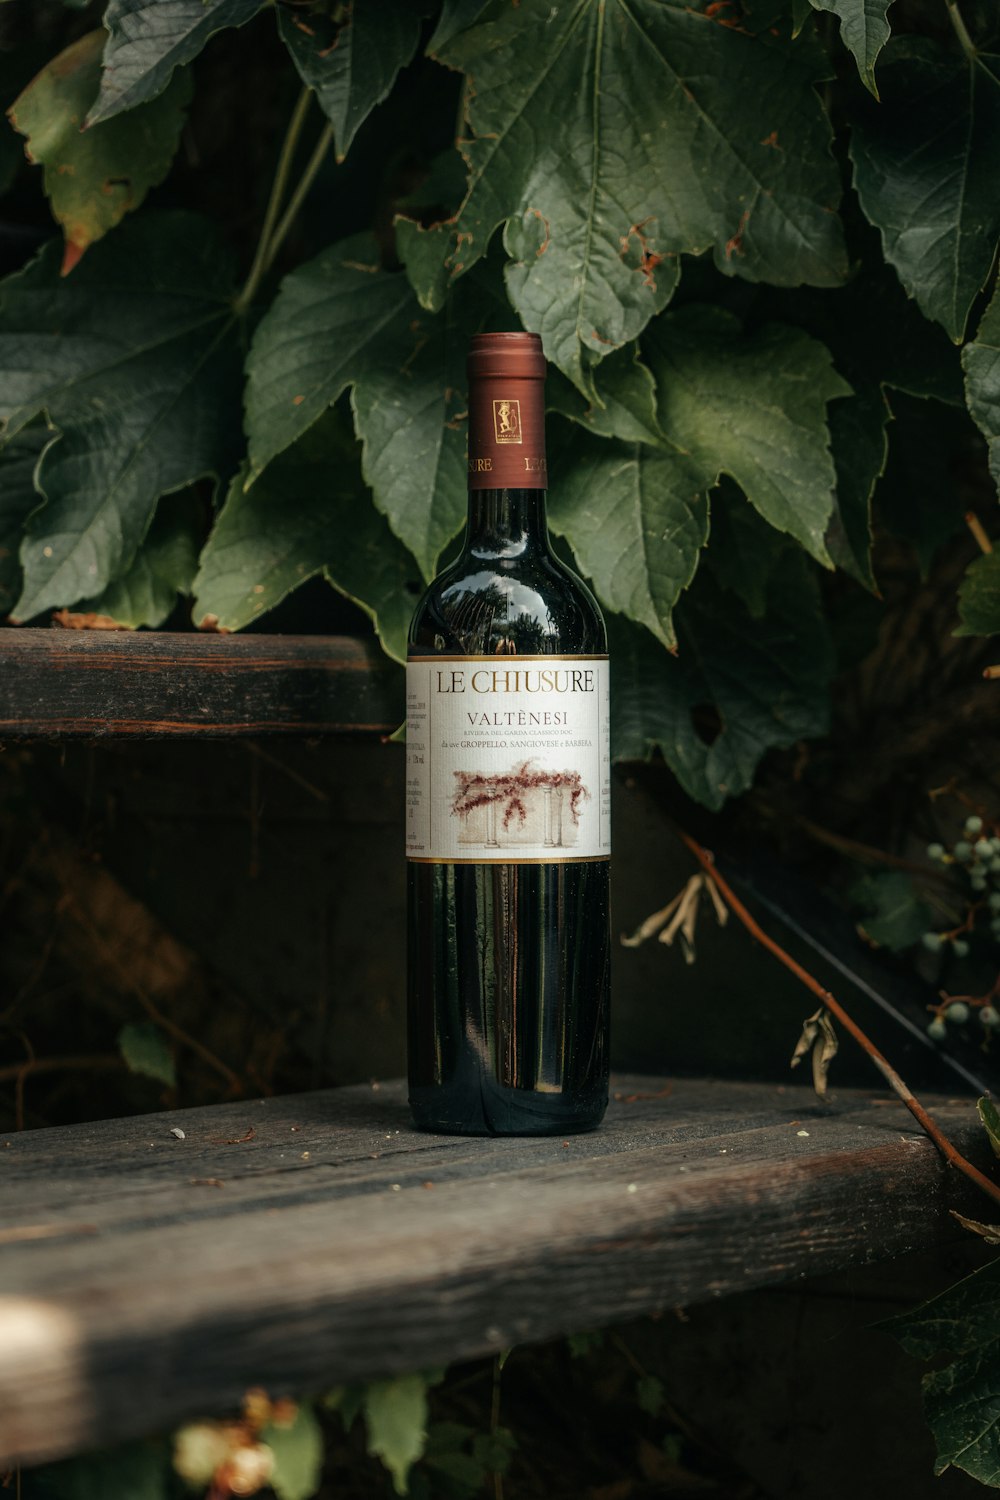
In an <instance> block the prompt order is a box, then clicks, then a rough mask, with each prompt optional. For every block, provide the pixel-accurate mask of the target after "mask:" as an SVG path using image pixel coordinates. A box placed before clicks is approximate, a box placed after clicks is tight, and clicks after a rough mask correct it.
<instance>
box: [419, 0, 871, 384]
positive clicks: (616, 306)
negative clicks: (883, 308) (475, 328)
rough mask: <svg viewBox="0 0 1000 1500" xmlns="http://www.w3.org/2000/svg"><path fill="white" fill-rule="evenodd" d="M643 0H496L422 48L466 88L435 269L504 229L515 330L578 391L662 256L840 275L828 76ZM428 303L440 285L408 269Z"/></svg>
mask: <svg viewBox="0 0 1000 1500" xmlns="http://www.w3.org/2000/svg"><path fill="white" fill-rule="evenodd" d="M725 19H726V18H725V16H724V15H723V16H714V17H708V16H706V15H704V14H701V13H699V12H698V11H697V10H695V9H694V8H693V7H682V6H679V5H678V6H674V5H663V4H661V3H659V0H632V3H629V4H626V3H624V0H608V3H607V4H604V3H603V0H600V3H599V0H570V3H568V4H565V5H560V6H558V7H555V8H553V7H552V6H551V5H550V4H549V0H522V3H521V4H520V5H518V6H511V5H510V4H508V3H506V0H494V3H493V4H492V5H490V6H489V7H487V8H486V9H485V10H483V11H482V12H481V15H480V19H479V22H478V24H476V25H474V26H473V27H472V28H471V29H468V30H462V31H460V32H459V33H457V34H453V33H452V31H451V28H450V26H449V27H446V29H445V35H446V36H447V41H446V42H444V43H443V44H442V45H440V47H439V50H438V52H437V55H438V57H439V58H440V60H441V61H442V62H444V63H446V64H447V65H449V66H450V67H453V68H456V69H460V70H461V71H463V72H464V73H466V74H467V76H468V80H469V83H468V87H467V89H466V96H465V97H466V107H467V115H468V124H469V128H470V139H469V140H467V141H466V142H464V143H463V150H464V153H465V155H466V158H467V161H468V166H469V178H468V189H467V193H466V197H465V201H464V202H463V204H462V206H461V209H460V211H459V213H458V216H457V219H456V221H455V222H454V224H453V225H452V226H451V227H450V229H449V232H448V233H447V234H441V235H440V236H439V237H440V240H441V248H442V255H443V258H444V259H445V261H446V263H447V269H448V271H449V273H450V274H451V275H452V276H458V275H459V274H460V273H461V272H462V271H467V270H468V269H469V268H470V267H471V266H472V265H474V264H475V262H476V261H477V260H478V259H479V258H480V256H482V255H483V254H485V252H486V249H487V246H488V244H489V241H490V238H491V236H492V235H493V232H494V230H495V229H496V228H497V227H498V226H499V225H501V224H505V225H506V230H505V244H506V247H507V250H508V252H509V253H510V255H511V256H512V258H513V264H512V265H510V266H509V267H508V272H507V285H508V290H509V292H510V296H511V300H512V302H513V304H514V307H515V308H516V310H517V312H518V313H519V315H520V317H521V319H522V321H523V322H524V324H525V326H526V327H528V328H530V329H532V330H535V331H536V332H539V333H541V335H542V340H543V343H544V346H545V352H546V354H547V356H548V357H549V359H551V360H552V361H553V362H554V363H555V364H556V365H558V366H559V368H560V369H561V370H562V371H563V372H564V373H565V374H566V375H567V376H568V377H569V378H570V379H571V380H572V381H573V383H574V384H575V385H577V386H578V387H579V388H580V390H582V391H583V392H584V393H585V394H586V395H588V396H589V397H590V398H591V399H593V398H594V394H595V392H594V386H593V367H594V366H595V365H596V364H597V363H598V362H599V361H600V360H601V359H603V358H604V356H605V355H607V354H609V353H610V352H611V351H612V350H613V349H616V348H618V347H620V346H621V345H622V344H624V343H626V342H628V341H629V340H630V339H633V338H635V337H636V335H637V334H639V333H640V332H641V331H642V329H643V328H644V327H645V325H646V323H647V322H648V321H649V319H650V318H651V317H652V316H653V315H654V314H655V313H656V312H657V311H659V310H660V309H661V308H662V307H663V306H664V305H665V303H666V302H667V301H668V300H669V298H670V296H671V294H672V292H673V289H674V287H675V286H676V283H677V277H678V257H679V256H680V255H681V254H682V253H685V252H688V253H700V252H702V251H706V250H709V249H710V250H711V251H712V252H713V255H714V257H715V261H716V264H717V265H718V266H719V267H720V269H721V270H723V271H724V272H725V273H726V274H730V275H739V276H743V277H746V278H747V279H748V280H751V281H757V280H770V281H774V282H776V283H779V284H781V285H786V286H787V285H796V284H798V283H799V282H802V281H808V282H815V283H817V284H820V285H836V284H837V283H839V282H840V281H841V280H842V279H843V277H844V275H845V271H846V259H845V254H844V247H843V243H842V236H841V231H840V225H839V221H838V219H837V217H836V214H835V212H834V210H835V209H836V207H837V203H838V201H839V197H840V186H839V182H838V177H837V171H836V168H835V166H834V163H833V159H832V157H831V155H830V142H831V133H830V126H829V122H828V120H827V118H826V116H825V114H824V112H823V109H822V107H821V105H820V102H819V100H818V98H817V96H816V93H815V88H814V84H815V82H816V80H817V78H820V77H823V76H825V74H826V71H827V64H826V60H825V57H824V55H823V53H822V50H821V49H820V48H819V46H818V45H817V43H816V41H815V39H814V38H810V37H808V36H802V37H800V38H799V40H798V41H796V42H790V41H789V40H788V38H787V37H781V38H778V37H776V36H773V35H772V34H771V27H770V20H771V17H770V15H768V16H767V18H766V20H767V24H763V25H762V27H761V30H760V32H759V34H754V33H753V31H752V27H753V20H752V12H751V15H750V17H749V18H748V23H747V25H745V26H741V27H734V26H729V25H726V24H722V23H724V22H725ZM421 269H422V271H423V280H422V283H421V286H420V287H419V288H418V290H420V292H421V294H422V296H423V297H424V298H425V300H427V301H428V302H430V303H432V302H433V299H434V298H435V297H439V296H440V290H441V288H440V282H439V281H438V280H437V278H435V277H434V276H433V275H431V274H430V271H431V266H430V262H429V258H427V257H425V258H424V260H423V261H422V264H421Z"/></svg>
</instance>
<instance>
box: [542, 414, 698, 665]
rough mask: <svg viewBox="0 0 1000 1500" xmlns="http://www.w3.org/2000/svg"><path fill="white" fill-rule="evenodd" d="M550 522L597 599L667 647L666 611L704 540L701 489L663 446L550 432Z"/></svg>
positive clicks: (689, 466)
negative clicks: (570, 548) (657, 446)
mask: <svg viewBox="0 0 1000 1500" xmlns="http://www.w3.org/2000/svg"><path fill="white" fill-rule="evenodd" d="M552 437H553V439H554V441H553V443H552V455H551V459H550V469H551V472H552V480H551V488H550V490H549V506H548V513H549V521H550V523H551V526H552V529H553V531H556V532H558V533H560V534H561V535H563V536H565V537H566V540H567V541H568V542H569V543H570V545H571V547H572V548H573V551H574V553H575V555H576V558H577V560H578V562H579V564H580V569H581V571H582V572H583V573H585V574H586V575H587V576H588V577H589V578H590V579H591V581H592V582H593V585H594V588H595V589H596V591H597V593H598V594H599V595H600V598H601V600H602V601H603V602H604V603H605V604H606V605H607V606H608V607H609V609H612V610H615V611H616V612H617V613H619V614H624V615H627V616H628V617H629V619H631V620H637V621H639V623H641V624H643V625H645V626H647V628H648V629H649V630H651V631H652V632H653V634H654V635H655V636H657V637H658V639H659V640H660V641H661V642H662V643H663V645H664V646H668V647H672V646H673V645H674V644H675V640H676V637H675V634H674V627H673V623H672V616H673V609H674V606H675V604H676V603H677V600H678V599H679V598H680V595H681V593H682V591H683V590H684V589H686V588H687V586H688V584H689V583H690V582H691V579H692V578H693V577H694V572H695V569H696V568H697V566H698V558H699V554H700V552H701V549H702V547H704V545H705V543H706V542H707V541H708V493H707V491H708V483H707V482H706V477H705V472H704V470H703V469H700V468H698V467H697V465H696V464H694V463H693V462H692V461H691V459H690V458H688V457H687V455H685V454H683V453H679V452H677V451H676V450H675V449H671V448H668V447H666V445H664V446H663V447H662V448H658V449H657V448H651V447H649V446H647V445H646V444H643V443H622V442H615V441H612V442H609V441H607V440H605V439H602V438H595V437H591V436H590V435H589V434H587V433H581V432H579V431H575V430H574V429H572V428H569V427H567V426H566V425H565V424H561V425H560V428H559V429H556V431H554V432H553V434H552Z"/></svg>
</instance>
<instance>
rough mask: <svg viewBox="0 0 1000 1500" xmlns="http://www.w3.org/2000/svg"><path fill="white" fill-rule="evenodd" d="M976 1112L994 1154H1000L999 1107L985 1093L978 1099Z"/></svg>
mask: <svg viewBox="0 0 1000 1500" xmlns="http://www.w3.org/2000/svg"><path fill="white" fill-rule="evenodd" d="M976 1113H977V1114H978V1115H979V1118H980V1120H981V1121H982V1125H983V1129H984V1130H985V1131H986V1138H987V1140H988V1141H989V1143H990V1146H991V1147H992V1150H993V1155H994V1156H1000V1110H998V1109H997V1107H996V1105H995V1104H994V1102H993V1100H992V1099H990V1098H988V1097H987V1096H986V1095H985V1094H984V1095H983V1097H982V1098H981V1099H977V1101H976Z"/></svg>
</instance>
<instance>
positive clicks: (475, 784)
mask: <svg viewBox="0 0 1000 1500" xmlns="http://www.w3.org/2000/svg"><path fill="white" fill-rule="evenodd" d="M406 702H407V718H406V854H407V858H408V859H416V860H425V861H430V862H435V863H445V864H538V863H553V864H554V863H560V862H563V861H568V860H580V859H607V858H608V857H609V856H610V853H611V745H610V733H609V729H610V722H609V708H610V672H609V666H608V658H607V657H606V656H420V657H411V658H410V661H409V662H408V663H407V667H406Z"/></svg>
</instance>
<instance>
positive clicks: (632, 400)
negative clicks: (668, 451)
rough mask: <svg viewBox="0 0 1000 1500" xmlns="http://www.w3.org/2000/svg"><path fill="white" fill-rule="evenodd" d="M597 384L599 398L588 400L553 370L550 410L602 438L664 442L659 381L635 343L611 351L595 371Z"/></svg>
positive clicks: (549, 383) (548, 387) (548, 395)
mask: <svg viewBox="0 0 1000 1500" xmlns="http://www.w3.org/2000/svg"><path fill="white" fill-rule="evenodd" d="M594 386H595V393H596V400H593V401H588V400H587V398H586V397H585V396H582V395H581V394H580V392H579V391H578V390H577V389H576V386H574V385H572V384H571V383H570V382H569V381H568V380H567V379H566V377H565V376H564V375H561V374H560V373H559V372H558V371H557V370H556V371H550V372H549V377H548V380H547V382H546V404H547V406H548V409H549V410H550V411H558V412H561V413H562V414H563V416H566V417H571V418H572V419H573V421H575V422H580V423H581V424H582V425H583V426H584V427H587V428H589V430H590V431H591V432H596V433H598V434H599V435H600V436H601V437H617V438H622V439H623V440H624V441H625V442H626V443H653V444H654V445H656V446H658V447H660V446H663V445H664V444H665V442H666V440H665V438H664V436H663V433H662V432H661V430H660V424H659V421H658V419H657V415H656V382H655V380H654V379H653V376H652V372H651V371H650V370H649V369H648V368H647V367H646V366H645V365H644V364H643V363H642V360H641V358H640V356H639V351H638V348H637V347H636V346H635V345H628V346H626V347H625V348H622V349H617V350H616V351H615V352H614V354H609V355H608V357H607V359H606V360H605V361H604V362H603V364H600V365H598V367H597V369H596V370H595V371H594Z"/></svg>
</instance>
